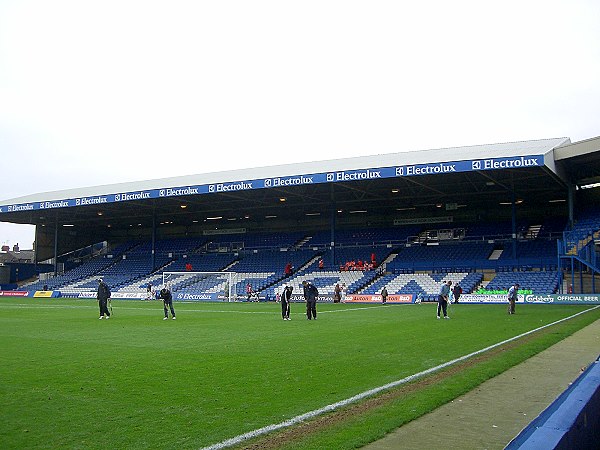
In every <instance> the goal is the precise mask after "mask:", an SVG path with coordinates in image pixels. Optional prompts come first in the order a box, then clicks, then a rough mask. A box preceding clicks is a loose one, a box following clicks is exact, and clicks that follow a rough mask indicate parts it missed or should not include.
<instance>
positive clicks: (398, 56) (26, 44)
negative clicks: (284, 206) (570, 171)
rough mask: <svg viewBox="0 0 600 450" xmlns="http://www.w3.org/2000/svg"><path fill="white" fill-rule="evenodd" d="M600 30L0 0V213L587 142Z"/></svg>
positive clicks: (524, 15)
mask: <svg viewBox="0 0 600 450" xmlns="http://www.w3.org/2000/svg"><path fill="white" fill-rule="evenodd" d="M599 23H600V1H597V0H589V1H584V0H564V1H552V0H543V1H528V0H518V1H512V0H509V1H506V0H505V1H502V2H485V1H461V0H454V1H447V0H439V1H435V0H434V1H427V2H418V1H400V0H393V1H377V0H370V1H352V0H343V1H333V0H318V1H311V0H303V1H295V2H290V1H285V0H273V1H263V0H240V1H237V0H229V1H202V0H190V1H177V0H169V1H151V0H140V1H137V0H118V1H112V0H102V1H91V0H89V1H82V0H72V1H65V0H53V1H48V0H40V1H27V0H14V1H7V0H0V149H1V171H2V172H1V176H0V204H3V201H2V200H6V199H12V198H15V197H19V196H23V195H28V194H33V193H39V192H46V191H51V190H58V189H67V188H77V187H84V186H92V185H100V184H106V183H115V182H124V181H137V180H144V179H152V178H162V177H170V176H178V175H190V174H198V173H206V172H214V171H221V170H229V169H240V168H247V167H259V166H269V165H275V164H283V163H293V162H305V161H312V160H323V159H335V158H344V157H349V156H363V155H376V154H380V153H395V152H405V151H413V150H423V149H431V148H441V147H450V146H462V145H474V144H486V143H497V142H512V141H520V140H529V139H544V138H553V137H569V138H571V140H572V141H573V142H575V141H579V140H583V139H587V138H591V137H595V136H598V135H600V126H599V124H600V26H599V25H598V24H599ZM0 220H1V217H0ZM17 242H18V243H20V246H21V248H22V249H27V248H31V247H32V242H33V231H32V229H31V227H27V226H25V227H24V226H8V225H7V224H2V223H0V243H2V244H9V245H11V246H12V245H13V244H15V243H17Z"/></svg>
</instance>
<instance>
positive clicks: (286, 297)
mask: <svg viewBox="0 0 600 450" xmlns="http://www.w3.org/2000/svg"><path fill="white" fill-rule="evenodd" d="M293 290H294V288H293V287H292V286H286V287H285V289H284V290H283V294H281V317H282V318H283V320H292V319H290V301H291V300H292V291H293Z"/></svg>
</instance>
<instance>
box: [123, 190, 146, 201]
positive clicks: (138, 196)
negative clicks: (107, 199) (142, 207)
mask: <svg viewBox="0 0 600 450" xmlns="http://www.w3.org/2000/svg"><path fill="white" fill-rule="evenodd" d="M148 198H150V192H144V191H141V192H123V193H121V194H116V195H115V202H127V201H130V200H145V199H148Z"/></svg>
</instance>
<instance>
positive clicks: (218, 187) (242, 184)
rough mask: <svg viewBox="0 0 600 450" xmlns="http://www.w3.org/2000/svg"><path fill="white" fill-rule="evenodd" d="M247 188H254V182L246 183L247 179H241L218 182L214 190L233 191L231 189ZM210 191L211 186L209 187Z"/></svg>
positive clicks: (243, 189)
mask: <svg viewBox="0 0 600 450" xmlns="http://www.w3.org/2000/svg"><path fill="white" fill-rule="evenodd" d="M247 189H252V183H246V182H245V181H240V182H237V183H220V184H217V185H216V186H215V187H214V188H213V191H211V192H214V191H215V190H216V192H231V191H245V190H247ZM209 191H210V188H209Z"/></svg>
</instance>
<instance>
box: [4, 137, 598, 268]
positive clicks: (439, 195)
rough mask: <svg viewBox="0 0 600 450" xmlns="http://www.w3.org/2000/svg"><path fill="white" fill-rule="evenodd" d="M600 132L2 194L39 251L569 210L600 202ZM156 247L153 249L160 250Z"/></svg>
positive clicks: (48, 254)
mask: <svg viewBox="0 0 600 450" xmlns="http://www.w3.org/2000/svg"><path fill="white" fill-rule="evenodd" d="M599 182H600V137H597V138H593V139H588V140H585V141H581V142H576V143H572V142H571V140H570V139H569V138H552V139H539V140H532V141H521V142H511V143H500V144H484V145H474V146H466V147H453V148H443V149H434V150H422V151H410V152H400V153H388V154H380V155H372V156H363V157H353V158H345V159H338V160H325V161H315V162H304V163H298V164H287V165H279V166H271V167H259V168H248V169H244V170H232V171H224V172H215V173H206V174H198V175H189V176H180V177H172V178H162V179H153V180H145V181H132V182H128V183H119V184H111V185H103V186H92V187H81V188H77V189H68V190H61V191H54V192H41V193H33V194H31V195H27V196H24V197H19V198H13V199H7V200H0V221H3V222H10V223H21V224H32V225H35V226H36V234H35V243H36V245H35V260H36V261H37V262H41V261H46V260H49V259H54V261H55V263H56V261H57V258H55V256H60V255H65V254H68V253H69V252H73V251H75V250H77V249H81V248H84V247H89V246H93V245H95V244H98V243H99V242H103V241H106V242H109V243H110V244H111V245H116V244H118V243H120V242H125V241H128V240H149V241H151V242H152V244H154V242H155V241H156V240H157V239H170V238H178V237H190V236H211V235H216V234H228V233H231V234H234V233H252V232H281V231H287V232H289V231H302V232H305V233H312V232H315V231H323V230H327V232H329V233H330V242H329V245H330V246H331V248H333V249H335V243H336V233H337V232H338V231H339V230H343V229H350V228H354V229H367V228H374V227H389V228H393V227H402V226H405V225H410V224H427V223H431V224H436V223H438V224H439V223H446V224H452V223H457V224H458V223H460V224H469V223H480V222H494V221H498V220H512V223H513V236H514V237H515V236H516V223H517V220H518V219H519V217H523V216H526V217H528V218H529V219H531V220H540V221H542V220H548V219H549V218H553V217H562V218H567V220H568V222H569V223H571V224H572V223H573V220H574V211H575V210H576V209H577V208H581V207H584V206H590V205H600V188H596V189H586V188H587V187H589V186H593V185H594V183H599ZM151 254H152V255H153V254H154V251H153V249H152V252H151Z"/></svg>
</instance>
